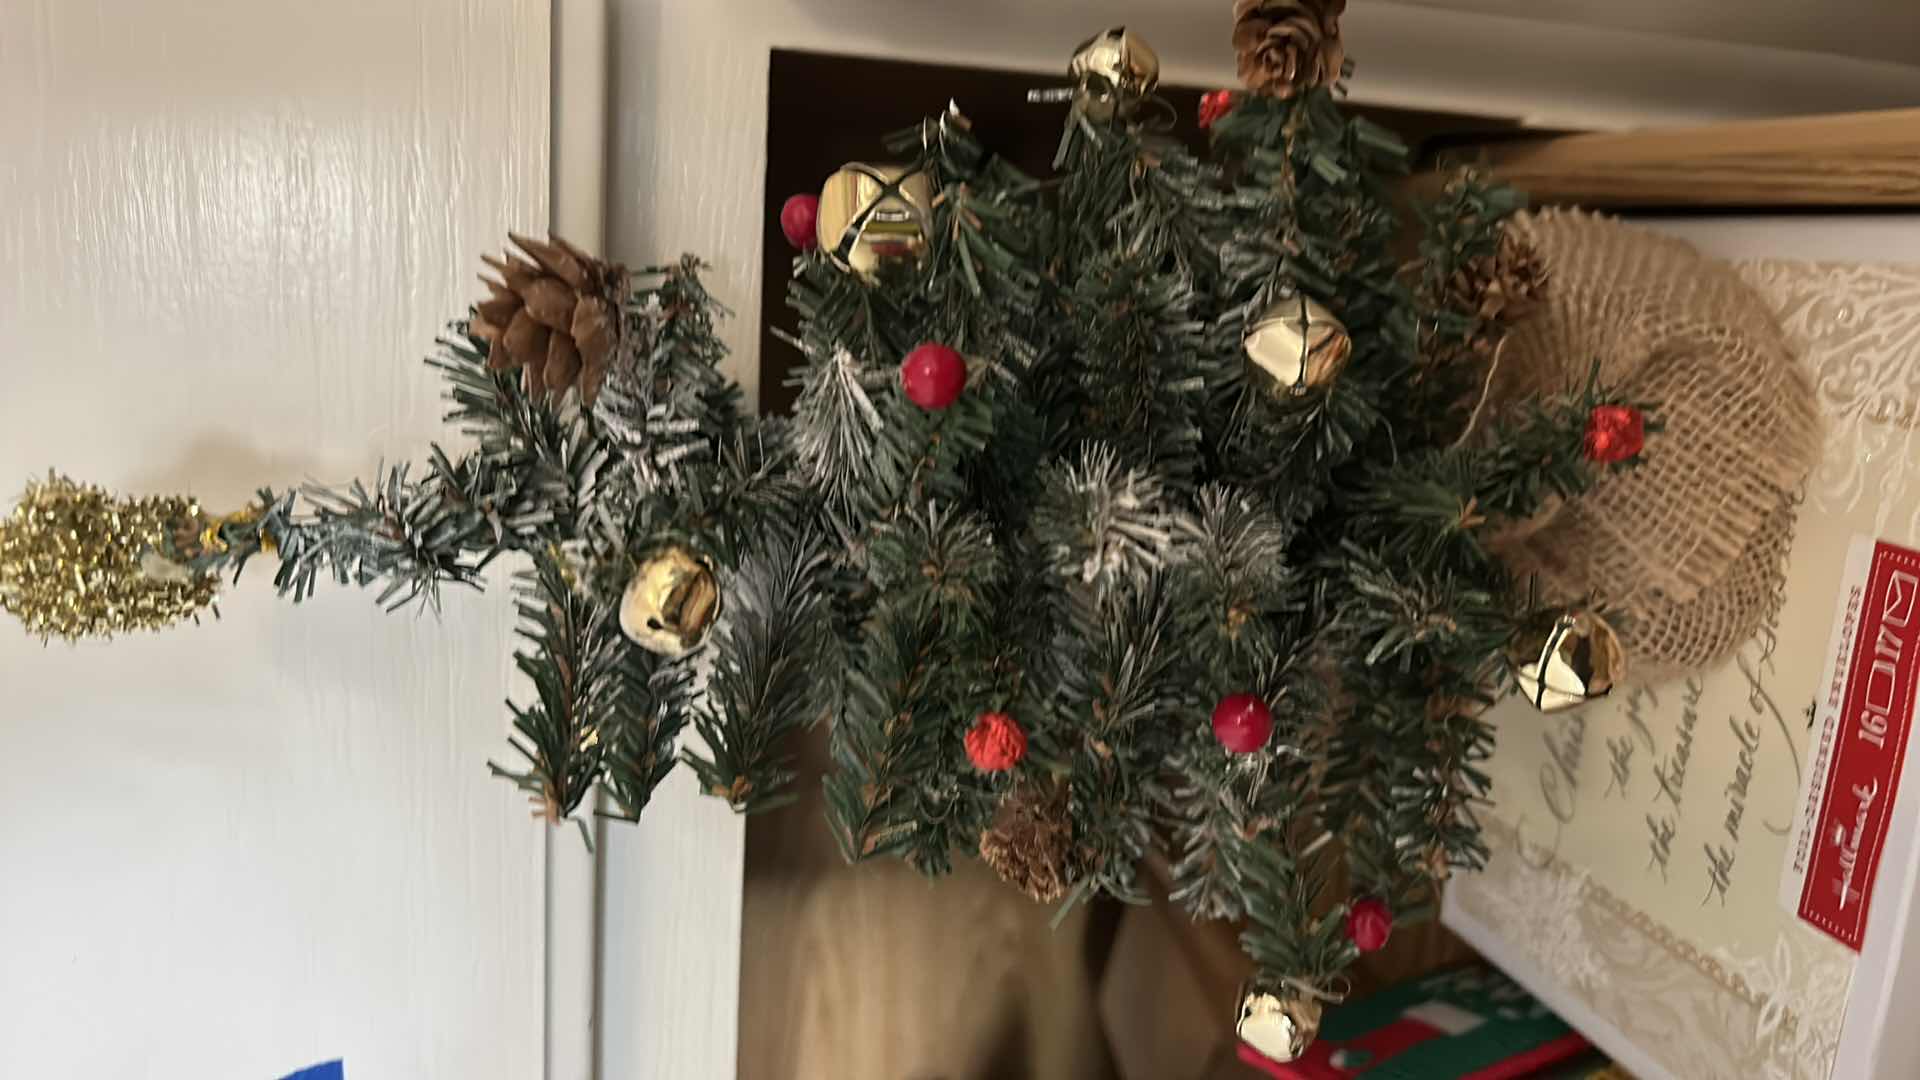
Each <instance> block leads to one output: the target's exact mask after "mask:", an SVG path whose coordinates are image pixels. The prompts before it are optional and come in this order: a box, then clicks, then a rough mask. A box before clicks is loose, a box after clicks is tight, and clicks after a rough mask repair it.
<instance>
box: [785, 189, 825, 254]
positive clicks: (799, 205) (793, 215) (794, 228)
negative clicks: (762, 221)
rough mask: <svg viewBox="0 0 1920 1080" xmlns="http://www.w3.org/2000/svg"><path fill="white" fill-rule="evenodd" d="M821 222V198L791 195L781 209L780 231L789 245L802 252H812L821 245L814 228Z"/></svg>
mask: <svg viewBox="0 0 1920 1080" xmlns="http://www.w3.org/2000/svg"><path fill="white" fill-rule="evenodd" d="M819 220H820V196H818V195H790V196H788V197H787V201H786V202H785V203H784V204H783V205H782V206H781V207H780V231H781V232H782V233H785V234H786V237H787V243H789V244H792V245H793V246H794V247H795V248H797V249H799V250H801V251H812V250H813V249H814V247H815V246H817V245H818V244H819V240H818V238H817V237H816V236H815V234H814V226H815V223H817V222H818V221H819Z"/></svg>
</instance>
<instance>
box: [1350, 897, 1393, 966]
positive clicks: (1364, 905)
mask: <svg viewBox="0 0 1920 1080" xmlns="http://www.w3.org/2000/svg"><path fill="white" fill-rule="evenodd" d="M1392 936H1393V912H1392V911H1389V910H1388V909H1387V903H1386V901H1384V900H1382V899H1380V898H1379V897H1377V896H1366V897H1362V898H1360V899H1358V900H1355V901H1354V902H1353V906H1352V907H1351V908H1348V909H1347V939H1348V940H1349V941H1351V942H1353V944H1354V947H1355V948H1357V949H1359V950H1360V951H1361V952H1363V953H1367V952H1375V951H1377V950H1379V949H1382V948H1384V947H1385V946H1386V944H1387V939H1388V938H1389V937H1392Z"/></svg>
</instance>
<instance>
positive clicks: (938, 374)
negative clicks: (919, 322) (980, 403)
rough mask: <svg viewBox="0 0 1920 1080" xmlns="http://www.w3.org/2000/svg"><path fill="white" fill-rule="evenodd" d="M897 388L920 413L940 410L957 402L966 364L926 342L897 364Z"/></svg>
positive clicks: (944, 350) (956, 354)
mask: <svg viewBox="0 0 1920 1080" xmlns="http://www.w3.org/2000/svg"><path fill="white" fill-rule="evenodd" d="M900 388H901V389H903V390H905V391H906V392H907V399H908V400H909V401H912V402H913V403H914V404H915V405H918V406H920V407H921V408H923V409H926V410H928V411H930V412H931V411H934V410H937V409H944V408H946V407H947V406H949V405H951V404H953V403H954V402H956V401H958V400H960V392H961V391H962V390H965V389H966V388H967V361H966V359H965V358H964V357H962V356H961V355H960V354H959V353H957V352H955V351H953V350H952V349H949V348H947V347H946V346H945V345H937V344H934V343H933V342H931V341H930V342H927V343H926V344H924V345H921V346H919V347H918V348H915V349H914V350H913V351H912V352H910V353H908V354H907V358H906V359H905V360H904V361H902V362H901V364H900Z"/></svg>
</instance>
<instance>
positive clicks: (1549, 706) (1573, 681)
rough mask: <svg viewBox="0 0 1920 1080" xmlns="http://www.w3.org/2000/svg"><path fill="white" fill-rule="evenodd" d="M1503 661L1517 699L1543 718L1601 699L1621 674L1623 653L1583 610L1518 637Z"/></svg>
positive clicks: (1610, 632)
mask: <svg viewBox="0 0 1920 1080" xmlns="http://www.w3.org/2000/svg"><path fill="white" fill-rule="evenodd" d="M1509 659H1510V660H1511V661H1512V662H1513V667H1514V678H1515V680H1516V681H1518V682H1519V684H1520V692H1521V694H1523V695H1525V697H1526V699H1527V702H1528V703H1529V704H1531V705H1532V706H1533V707H1534V708H1536V709H1539V710H1540V711H1541V712H1544V713H1556V712H1563V711H1565V710H1567V709H1571V708H1573V707H1574V706H1576V705H1584V704H1586V703H1587V702H1589V701H1592V700H1593V699H1595V698H1602V697H1606V696H1607V695H1608V694H1609V693H1611V692H1612V691H1613V688H1614V687H1615V686H1616V685H1618V684H1619V683H1620V682H1621V680H1623V679H1624V678H1626V672H1627V660H1626V653H1625V652H1624V651H1623V650H1622V649H1621V648H1620V639H1619V638H1618V637H1616V636H1615V635H1614V632H1613V627H1611V626H1608V625H1607V624H1606V621H1605V620H1604V619H1602V618H1600V616H1598V615H1595V614H1593V613H1592V612H1588V611H1582V612H1574V613H1570V614H1566V615H1562V616H1560V618H1558V619H1556V620H1554V622H1553V624H1552V625H1551V626H1547V627H1542V628H1537V629H1535V630H1533V631H1531V632H1528V633H1523V634H1521V635H1520V637H1519V639H1518V640H1517V641H1515V642H1514V645H1513V648H1512V650H1511V653H1510V656H1509Z"/></svg>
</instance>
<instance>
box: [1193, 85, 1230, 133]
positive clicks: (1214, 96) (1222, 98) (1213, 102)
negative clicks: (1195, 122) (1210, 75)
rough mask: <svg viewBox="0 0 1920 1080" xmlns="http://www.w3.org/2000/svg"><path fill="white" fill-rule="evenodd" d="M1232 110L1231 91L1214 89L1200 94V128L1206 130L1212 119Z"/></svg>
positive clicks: (1212, 121)
mask: <svg viewBox="0 0 1920 1080" xmlns="http://www.w3.org/2000/svg"><path fill="white" fill-rule="evenodd" d="M1232 111H1233V91H1231V90H1215V91H1213V92H1212V93H1210V94H1202V95H1201V96H1200V128H1201V130H1203V131H1204V130H1206V129H1207V128H1210V127H1212V126H1213V123H1214V121H1216V120H1218V119H1220V118H1221V117H1223V116H1225V115H1227V114H1228V113H1230V112H1232Z"/></svg>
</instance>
